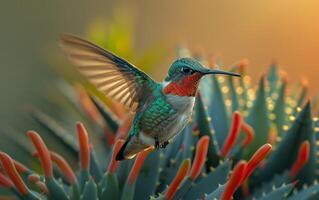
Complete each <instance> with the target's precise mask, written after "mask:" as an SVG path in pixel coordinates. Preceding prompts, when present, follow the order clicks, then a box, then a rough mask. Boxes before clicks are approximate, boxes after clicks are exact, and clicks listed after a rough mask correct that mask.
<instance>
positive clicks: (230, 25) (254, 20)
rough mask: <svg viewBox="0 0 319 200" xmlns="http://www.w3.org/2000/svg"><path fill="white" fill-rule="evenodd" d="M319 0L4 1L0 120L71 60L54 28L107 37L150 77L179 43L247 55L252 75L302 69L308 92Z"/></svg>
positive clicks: (160, 72)
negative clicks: (275, 67)
mask: <svg viewBox="0 0 319 200" xmlns="http://www.w3.org/2000/svg"><path fill="white" fill-rule="evenodd" d="M318 7H319V1H316V0H308V1H298V0H290V1H288V0H282V1H276V0H259V1H253V0H241V1H222V0H199V1H192V0H176V1H169V0H162V1H149V0H130V1H128V0H127V1H124V0H120V1H113V0H103V1H102V0H98V1H88V0H86V1H84V0H68V1H63V0H55V1H35V0H30V1H22V0H14V1H3V2H1V8H0V21H1V23H0V24H1V29H0V35H1V37H0V44H1V45H0V69H1V73H0V89H1V91H2V93H1V95H0V96H1V98H0V111H1V112H0V123H10V122H11V121H12V120H15V119H16V116H17V115H19V113H21V112H23V108H24V106H25V105H26V104H28V103H29V102H35V101H37V99H38V97H39V96H41V93H42V92H43V91H46V92H50V91H49V89H50V85H51V84H54V80H55V79H56V77H57V76H56V72H55V71H56V70H55V68H56V67H59V68H67V67H70V64H69V63H68V62H67V60H66V58H65V56H64V55H63V54H62V52H61V51H60V49H59V47H58V38H59V35H60V34H61V33H72V34H76V35H80V36H83V37H86V38H89V39H91V40H94V41H95V42H97V43H99V42H100V43H103V42H105V41H104V40H112V42H113V43H112V44H113V46H110V49H112V50H113V51H115V52H116V53H118V54H120V55H121V56H123V57H125V58H127V59H128V60H130V61H132V62H134V63H136V64H138V63H146V64H145V65H147V66H140V67H142V68H143V69H144V70H146V71H147V72H149V73H150V74H152V76H153V77H154V78H155V79H156V80H161V79H162V78H163V77H164V75H165V73H166V70H167V68H168V67H169V65H170V63H171V62H172V61H173V59H174V56H175V47H176V46H177V45H178V44H184V45H186V46H188V47H190V48H191V49H193V51H194V52H197V53H199V54H203V55H205V56H211V55H218V56H219V57H220V58H221V60H222V63H223V64H224V65H226V66H229V65H232V64H234V63H236V62H238V61H239V60H241V59H242V58H247V59H249V63H250V67H249V71H250V73H251V74H252V75H253V77H255V80H253V81H257V79H258V77H260V75H262V73H264V72H265V71H266V70H267V69H268V66H269V64H270V63H272V62H274V61H275V62H277V63H278V64H279V65H280V66H281V67H282V69H284V70H286V71H288V72H289V81H290V82H293V83H294V82H297V81H298V80H299V79H300V77H303V76H305V77H308V80H309V82H310V91H311V94H313V95H314V94H316V93H318V89H317V86H318V85H319V79H318V78H317V76H318V75H317V74H318V72H319V66H318V61H317V59H318V58H319V26H318ZM110 27H115V28H114V29H110ZM105 32H107V33H108V34H109V36H108V37H107V38H105V34H104V33H105ZM106 47H108V46H106ZM143 52H146V54H145V53H143ZM147 52H153V54H152V55H147ZM153 55H156V56H155V57H154V56H153ZM143 56H144V57H143ZM152 56H153V57H152ZM141 57H142V58H141ZM137 58H140V60H143V59H144V62H139V60H138V59H137ZM145 60H146V61H147V60H148V61H149V62H146V61H145ZM151 60H156V61H157V62H151Z"/></svg>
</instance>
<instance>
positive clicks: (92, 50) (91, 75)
mask: <svg viewBox="0 0 319 200" xmlns="http://www.w3.org/2000/svg"><path fill="white" fill-rule="evenodd" d="M61 47H62V49H63V50H64V51H65V52H66V53H67V54H68V55H69V58H70V60H71V61H72V62H73V64H75V65H76V67H77V68H78V70H79V71H80V72H81V73H82V74H83V75H84V76H86V77H87V78H88V79H89V80H90V82H91V83H93V84H94V85H95V86H96V87H97V88H98V89H99V90H100V91H102V92H103V93H104V94H106V95H107V96H109V97H110V98H112V99H114V100H117V101H119V102H121V103H122V104H124V105H126V106H127V107H128V108H130V109H131V110H132V111H135V110H136V109H137V108H138V106H139V103H140V102H142V101H143V100H144V99H145V98H146V97H147V95H146V94H151V92H152V90H153V87H154V86H155V85H156V84H157V83H156V82H155V81H154V80H153V79H152V78H150V77H149V76H148V75H146V74H145V73H144V72H142V71H141V70H139V69H138V68H136V67H135V66H133V65H132V64H130V63H128V62H127V61H125V60H124V59H122V58H120V57H118V56H116V55H114V54H113V53H111V52H109V51H107V50H104V49H102V48H101V47H99V46H97V45H95V44H93V43H91V42H88V41H86V40H84V39H81V38H79V37H77V36H73V35H62V36H61Z"/></svg>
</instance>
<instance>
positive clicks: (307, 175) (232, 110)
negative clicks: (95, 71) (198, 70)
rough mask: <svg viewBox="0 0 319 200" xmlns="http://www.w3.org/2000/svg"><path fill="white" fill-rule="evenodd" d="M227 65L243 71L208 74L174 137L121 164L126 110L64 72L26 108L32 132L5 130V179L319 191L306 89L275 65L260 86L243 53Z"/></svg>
mask: <svg viewBox="0 0 319 200" xmlns="http://www.w3.org/2000/svg"><path fill="white" fill-rule="evenodd" d="M187 52H188V50H187V49H185V48H180V49H179V51H178V56H185V54H187ZM201 61H202V62H205V61H204V60H203V59H201ZM211 65H212V67H214V66H215V63H212V64H211ZM231 70H233V71H236V72H238V73H241V74H242V78H241V79H239V80H235V79H233V78H232V77H226V78H225V77H218V78H216V77H207V78H205V80H204V81H203V82H202V83H201V85H200V92H199V94H198V96H197V99H196V103H195V108H194V115H193V117H192V121H191V122H190V123H189V125H188V126H187V127H186V128H185V129H184V130H183V132H182V133H181V134H179V135H178V136H177V137H176V138H175V139H174V140H173V141H172V143H171V144H170V145H168V146H167V147H166V148H165V149H164V150H152V149H151V150H148V151H144V152H142V153H140V154H138V155H137V157H136V158H135V159H133V160H126V161H122V162H118V161H116V160H115V155H116V153H117V152H118V151H119V149H120V147H121V145H123V139H124V138H125V137H126V134H127V132H128V130H129V128H130V123H131V119H132V116H131V115H130V114H129V113H127V112H126V110H125V109H124V108H123V107H122V106H121V105H119V104H117V103H115V102H110V101H108V105H106V104H105V102H106V100H105V99H103V98H104V97H101V95H96V92H94V91H93V92H92V90H91V89H90V88H89V89H87V87H86V85H85V86H84V87H83V86H82V85H81V84H78V83H71V84H70V83H67V82H65V81H62V80H61V81H60V82H59V83H58V84H57V87H56V89H55V90H51V91H50V94H49V96H48V97H46V98H44V100H43V103H42V104H39V105H37V106H33V107H29V108H28V109H27V111H28V113H29V115H30V116H31V119H32V120H33V124H32V127H33V128H34V130H37V132H35V131H28V132H27V134H26V135H21V134H20V135H19V134H13V133H11V132H10V131H12V130H3V134H2V136H1V137H5V138H6V139H7V140H9V141H10V144H1V149H2V150H3V151H2V152H0V161H1V166H2V167H1V171H0V185H1V187H2V188H5V191H9V193H8V192H7V193H6V194H8V195H12V194H14V195H15V196H16V197H17V198H20V199H74V200H76V199H83V200H85V199H123V200H126V199H223V200H228V199H231V198H234V199H317V198H319V194H318V191H319V186H318V185H317V181H316V180H317V176H318V175H317V170H318V169H317V168H318V166H317V156H316V155H317V154H318V153H317V146H316V143H317V138H318V137H317V136H316V131H317V128H316V126H317V123H318V119H317V118H312V114H311V112H313V111H314V110H313V109H312V108H311V102H310V101H309V100H307V99H306V96H307V87H306V86H305V85H302V86H301V88H300V89H299V90H298V91H300V92H299V93H292V94H291V95H289V94H288V93H287V91H286V90H287V80H286V77H285V76H283V75H281V74H280V71H279V69H278V67H277V66H276V65H272V66H271V67H270V70H269V72H268V73H267V74H266V75H263V76H262V77H261V79H260V81H259V84H258V86H257V87H255V86H253V85H252V83H251V82H250V79H251V78H250V76H249V75H248V74H247V63H246V61H243V62H240V63H239V64H237V65H235V66H232V67H231ZM296 90H297V89H296ZM294 91H295V90H294ZM101 98H102V99H101ZM27 121H28V119H25V121H24V122H25V123H27ZM76 121H81V122H82V123H81V122H76ZM74 124H76V126H74ZM74 127H76V130H74ZM76 133H77V134H76ZM27 137H28V138H29V139H30V140H31V143H32V144H33V146H34V148H31V147H32V145H31V143H30V142H29V141H28V139H27ZM5 152H7V153H5ZM28 155H33V157H28ZM22 163H23V164H22Z"/></svg>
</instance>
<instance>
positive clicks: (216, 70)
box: [202, 69, 240, 77]
mask: <svg viewBox="0 0 319 200" xmlns="http://www.w3.org/2000/svg"><path fill="white" fill-rule="evenodd" d="M202 73H203V74H204V75H207V74H225V75H229V76H239V77H240V74H237V73H234V72H227V71H223V70H218V69H206V70H205V71H203V72H202Z"/></svg>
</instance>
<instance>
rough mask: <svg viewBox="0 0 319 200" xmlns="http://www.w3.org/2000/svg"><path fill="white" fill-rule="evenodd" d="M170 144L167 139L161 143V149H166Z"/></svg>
mask: <svg viewBox="0 0 319 200" xmlns="http://www.w3.org/2000/svg"><path fill="white" fill-rule="evenodd" d="M168 144H169V141H165V142H163V143H162V144H161V149H165V147H166V146H167V145H168Z"/></svg>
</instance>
